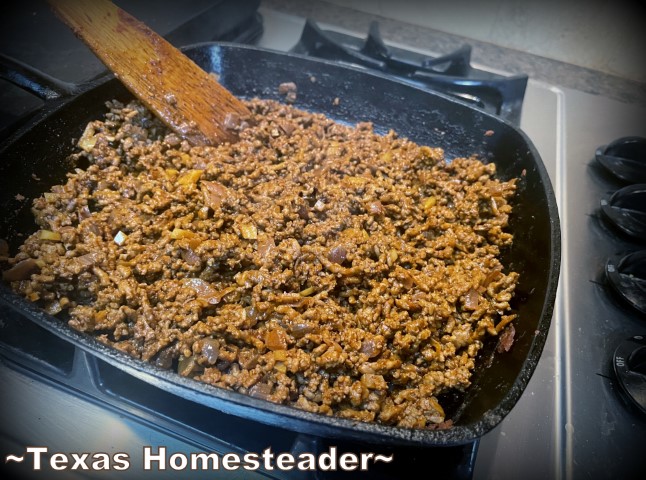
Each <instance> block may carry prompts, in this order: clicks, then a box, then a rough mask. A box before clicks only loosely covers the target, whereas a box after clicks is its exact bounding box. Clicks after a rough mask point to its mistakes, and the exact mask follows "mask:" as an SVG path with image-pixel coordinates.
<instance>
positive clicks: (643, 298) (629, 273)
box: [606, 250, 646, 315]
mask: <svg viewBox="0 0 646 480" xmlns="http://www.w3.org/2000/svg"><path fill="white" fill-rule="evenodd" d="M606 278H607V279H608V282H609V283H610V286H611V287H612V288H613V289H614V290H615V292H617V294H619V296H620V297H621V298H623V299H624V300H625V301H626V302H628V303H629V304H630V305H631V306H633V307H634V308H635V309H637V310H639V311H640V312H641V313H643V314H645V315H646V250H641V251H639V252H634V253H630V254H628V255H625V256H615V257H612V258H610V259H609V260H608V262H607V263H606Z"/></svg>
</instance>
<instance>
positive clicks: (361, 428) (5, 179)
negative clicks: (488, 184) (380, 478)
mask: <svg viewBox="0 0 646 480" xmlns="http://www.w3.org/2000/svg"><path fill="white" fill-rule="evenodd" d="M184 51H185V53H186V54H188V55H189V56H190V57H191V58H193V60H195V61H196V62H197V63H198V64H199V65H200V66H201V67H202V68H204V69H205V70H207V71H213V72H216V73H217V74H218V75H219V77H220V81H221V82H222V83H223V84H224V85H225V86H226V87H227V88H228V89H230V90H231V91H232V92H233V93H234V94H236V95H238V96H240V97H244V98H250V97H253V96H259V97H262V98H273V99H279V100H280V99H281V97H280V95H279V94H278V88H277V87H278V85H279V84H281V83H283V82H287V81H293V82H295V83H296V84H297V86H298V98H297V101H296V104H295V106H297V107H299V108H303V109H306V110H310V111H315V112H322V113H325V114H326V115H328V116H330V117H332V118H333V119H336V120H339V121H342V122H345V123H350V124H352V123H356V122H358V121H371V122H373V123H374V125H375V129H376V130H377V131H381V132H386V131H388V130H389V129H391V128H392V129H394V130H396V131H397V132H398V133H399V134H400V135H402V136H406V137H409V138H410V139H412V140H414V141H416V142H418V143H421V144H427V145H432V146H441V147H443V148H444V149H445V152H446V156H447V158H448V159H451V158H455V157H456V156H468V155H470V154H473V153H476V154H478V155H479V156H480V157H481V158H482V159H484V160H486V161H495V163H496V165H497V169H498V174H499V177H500V178H502V179H510V178H514V177H516V178H519V179H520V181H519V188H518V194H517V196H516V198H515V200H514V213H513V216H512V218H511V226H510V229H511V231H512V233H513V234H514V235H515V239H514V244H513V247H512V248H511V249H510V250H509V251H506V252H505V253H504V258H503V262H504V264H505V265H506V266H507V268H509V269H513V270H515V271H518V272H519V273H520V284H519V286H518V289H517V294H516V296H515V299H514V304H513V306H514V308H515V309H516V311H517V313H518V315H519V317H518V319H517V320H516V322H515V328H516V340H515V342H514V345H513V347H512V348H511V350H510V351H509V352H507V353H504V354H499V355H493V354H492V352H493V350H494V346H495V345H494V344H495V340H494V341H493V342H492V343H490V344H489V345H488V346H487V348H485V349H484V350H486V351H485V352H484V353H483V354H482V356H481V358H480V359H479V361H478V367H477V369H476V372H475V375H474V377H473V385H472V386H471V387H470V388H469V389H468V391H467V392H466V393H465V394H453V395H448V396H446V398H445V399H444V400H445V404H446V405H448V408H447V418H452V419H453V421H454V426H453V427H452V428H450V429H447V430H412V429H402V428H395V427H389V426H382V425H378V424H369V423H362V422H356V421H352V420H347V419H341V418H330V417H325V416H320V415H317V414H312V413H308V412H304V411H300V410H297V409H295V408H292V407H287V406H283V405H275V404H272V403H269V402H266V401H263V400H260V399H255V398H252V397H249V396H246V395H242V394H238V393H235V392H231V391H227V390H223V389H219V388H215V387H213V386H210V385H206V384H203V383H199V382H197V381H194V380H191V379H187V378H183V377H181V376H179V375H177V374H175V373H173V372H171V371H166V370H161V369H159V368H157V367H155V366H153V365H152V364H148V363H145V362H142V361H139V360H136V359H133V358H131V357H130V356H128V355H126V354H124V353H122V352H119V351H117V350H115V349H113V348H110V347H107V346H105V345H103V344H101V343H100V342H98V341H97V340H95V339H94V338H92V337H90V336H88V335H86V334H82V333H79V332H77V331H75V330H73V329H71V328H70V327H68V326H67V325H66V324H65V323H64V322H62V321H60V320H59V319H57V318H54V317H52V316H50V315H47V314H45V313H43V312H42V311H40V310H39V309H38V308H37V307H36V306H35V305H34V304H32V303H30V302H28V301H26V300H24V299H22V298H19V297H18V296H16V295H14V294H13V293H12V292H11V291H10V290H9V288H8V287H7V286H6V285H1V286H0V301H2V302H3V303H4V304H6V305H8V306H10V307H12V308H13V309H15V310H18V311H19V312H21V313H22V314H23V315H24V316H25V317H27V318H29V319H30V320H32V321H33V322H35V323H36V324H38V325H40V326H42V327H44V328H46V329H47V330H49V331H51V332H53V333H55V334H56V335H58V336H60V337H62V338H63V339H65V340H67V341H69V342H70V343H72V344H73V345H76V346H78V347H80V348H82V349H83V350H85V351H88V352H90V353H91V354H93V355H95V356H96V357H98V358H100V359H101V360H104V361H106V362H108V363H110V364H111V365H114V366H116V367H118V368H119V369H121V370H123V371H126V372H128V373H129V374H131V375H134V376H135V377H137V378H139V379H143V380H144V381H146V382H149V383H151V384H153V385H155V386H157V387H159V388H161V389H164V390H166V391H169V392H171V393H173V394H175V395H178V396H180V397H183V398H186V399H189V400H192V401H195V402H199V403H200V404H204V405H206V406H208V407H211V408H213V409H215V410H218V411H222V412H224V413H229V414H233V415H236V416H240V417H245V418H248V419H252V420H255V421H259V422H262V423H267V424H271V425H276V426H279V427H282V428H286V429H289V430H292V431H298V432H302V433H309V434H312V435H317V436H322V437H335V438H344V439H347V440H353V441H364V442H370V443H376V444H379V443H388V444H390V445H398V444H399V445H417V446H433V445H454V444H463V443H467V442H471V441H473V440H475V439H477V438H479V437H480V436H481V435H483V434H485V433H486V432H488V431H489V430H491V429H492V428H493V427H495V426H496V425H497V424H498V423H499V422H500V421H501V420H502V419H503V418H504V417H505V415H507V414H508V413H509V411H510V410H511V409H512V407H513V406H514V404H515V403H516V401H517V400H518V399H519V397H520V395H521V394H522V392H523V390H524V389H525V387H526V385H527V383H528V381H529V379H530V377H531V375H532V373H533V371H534V369H535V367H536V364H537V362H538V360H539V357H540V355H541V352H542V350H543V346H544V344H545V339H546V336H547V333H548V329H549V325H550V321H551V317H552V310H553V306H554V298H555V294H556V286H557V281H558V274H559V267H560V229H559V218H558V212H557V207H556V201H555V197H554V193H553V190H552V186H551V184H550V180H549V178H548V176H547V172H546V170H545V167H544V165H543V163H542V161H541V159H540V157H539V155H538V152H537V151H536V149H535V148H534V146H533V145H532V143H531V141H530V140H529V139H528V138H527V137H526V136H525V134H524V133H523V132H521V131H519V130H518V129H516V128H515V127H513V126H512V125H511V124H509V123H507V122H505V121H503V120H500V119H499V118H496V117H494V116H492V115H489V114H487V113H485V112H483V111H481V110H479V109H476V108H474V107H471V106H467V105H465V104H462V103H459V102H458V101H455V100H453V99H451V98H449V97H445V96H443V95H440V94H435V93H429V92H427V91H424V90H420V89H417V88H415V87H412V86H409V85H406V84H403V83H400V82H397V81H393V80H390V79H387V78H386V77H383V76H380V75H376V74H371V73H367V72H366V71H363V70H360V69H358V68H349V67H343V66H339V65H337V64H334V63H331V62H326V61H321V60H314V59H310V58H305V57H301V56H298V55H293V54H284V53H275V52H270V51H266V50H262V49H259V48H255V47H248V46H240V45H232V44H224V43H209V44H200V45H195V46H191V47H187V48H186V49H184ZM14 67H15V65H14ZM18 70H20V69H18ZM0 73H4V76H5V77H6V76H11V75H13V80H14V81H15V82H16V83H20V84H22V85H23V86H24V85H26V84H28V83H30V82H31V83H32V85H31V87H32V90H34V88H33V87H34V86H35V87H37V88H40V90H41V96H42V97H50V98H53V100H50V101H47V102H46V104H45V107H44V108H43V110H42V111H40V112H39V113H38V114H37V115H36V116H35V117H34V118H32V119H31V120H30V121H29V122H28V123H27V124H25V125H23V126H22V127H21V128H20V129H18V130H17V131H16V132H14V134H13V135H12V136H11V137H10V138H9V139H8V140H7V141H6V142H5V143H4V144H3V146H2V147H1V148H0V159H1V161H0V202H1V203H0V208H2V211H3V213H4V215H5V219H4V221H3V222H2V225H1V227H0V228H1V229H0V238H4V239H6V240H7V241H8V242H9V244H10V247H11V250H12V254H13V253H15V250H16V248H17V247H18V245H19V244H20V243H21V241H22V239H23V238H24V236H23V237H21V236H20V235H25V234H29V233H31V232H33V231H35V230H36V226H35V224H34V221H33V217H32V215H31V212H30V205H31V200H32V199H33V198H35V197H37V196H39V195H40V194H42V193H43V192H44V191H46V190H47V189H49V187H50V186H52V185H54V184H58V183H61V182H63V181H64V179H65V173H66V172H67V171H68V170H69V169H70V165H69V164H68V162H67V161H66V157H67V156H68V154H70V153H71V152H72V150H73V143H72V139H73V138H79V136H80V135H81V133H82V132H83V129H84V128H85V125H86V123H87V122H88V121H90V120H93V119H98V118H101V117H102V116H103V114H104V113H105V111H106V108H105V105H104V102H106V101H107V100H110V99H113V98H117V99H121V100H126V99H129V98H131V96H130V94H129V93H128V92H127V91H126V90H125V88H124V87H123V86H122V85H121V84H120V83H119V82H118V81H117V80H115V79H114V78H111V77H108V78H103V79H100V80H97V81H95V82H92V83H90V84H88V85H84V86H80V87H79V88H77V89H76V91H73V92H72V93H71V94H70V90H74V89H68V88H65V86H61V85H60V84H57V83H56V82H54V81H52V80H51V79H45V80H42V79H40V80H39V81H37V82H35V83H34V78H33V75H32V74H30V73H28V72H26V71H22V72H18V73H16V71H15V69H10V70H7V69H6V68H5V70H4V71H3V72H0ZM311 77H314V78H315V79H316V81H315V82H313V81H311ZM63 90H65V94H61V93H62V91H63ZM337 97H338V98H339V102H338V105H335V104H334V103H335V102H334V99H335V98H337ZM486 132H487V133H486ZM492 132H493V133H492ZM17 194H20V195H22V196H24V197H27V199H26V200H21V201H20V200H17V199H16V195H17ZM18 198H20V197H18Z"/></svg>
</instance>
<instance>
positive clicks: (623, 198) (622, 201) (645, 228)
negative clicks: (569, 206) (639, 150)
mask: <svg viewBox="0 0 646 480" xmlns="http://www.w3.org/2000/svg"><path fill="white" fill-rule="evenodd" d="M645 165H646V164H645ZM601 211H602V212H603V213H604V214H605V216H606V217H607V218H608V219H609V220H610V221H611V222H612V223H613V224H614V225H615V226H616V227H618V228H619V229H620V230H621V231H622V232H624V233H626V234H628V235H630V236H631V237H635V238H637V239H639V240H642V241H646V183H640V184H637V185H629V186H627V187H624V188H622V189H620V190H617V191H616V192H615V193H613V194H612V195H611V196H609V197H607V198H604V199H602V200H601Z"/></svg>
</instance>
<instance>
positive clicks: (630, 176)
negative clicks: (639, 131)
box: [595, 137, 646, 183]
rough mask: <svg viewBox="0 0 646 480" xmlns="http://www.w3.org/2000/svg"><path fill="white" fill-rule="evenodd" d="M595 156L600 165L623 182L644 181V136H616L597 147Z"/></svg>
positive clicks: (645, 175)
mask: <svg viewBox="0 0 646 480" xmlns="http://www.w3.org/2000/svg"><path fill="white" fill-rule="evenodd" d="M595 157H596V159H597V161H598V162H599V163H600V164H601V165H603V166H604V167H606V168H607V169H608V170H609V171H610V172H612V173H613V174H614V175H615V176H616V177H618V178H620V179H621V180H623V181H625V182H629V183H645V182H646V138H642V137H622V138H618V139H617V140H615V141H614V142H612V143H610V144H608V145H605V146H603V147H599V148H598V149H597V152H596V155H595Z"/></svg>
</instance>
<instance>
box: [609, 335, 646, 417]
mask: <svg viewBox="0 0 646 480" xmlns="http://www.w3.org/2000/svg"><path fill="white" fill-rule="evenodd" d="M613 363H614V370H615V375H616V376H617V380H618V382H619V385H620V387H621V391H622V393H623V394H624V395H625V396H626V398H627V399H628V400H629V401H630V402H631V403H632V404H633V405H635V406H636V407H637V409H638V410H640V411H641V412H642V413H644V414H646V336H643V335H636V336H634V337H632V338H629V339H627V340H625V341H623V342H622V343H620V344H619V346H618V347H617V349H616V350H615V353H614V356H613Z"/></svg>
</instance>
